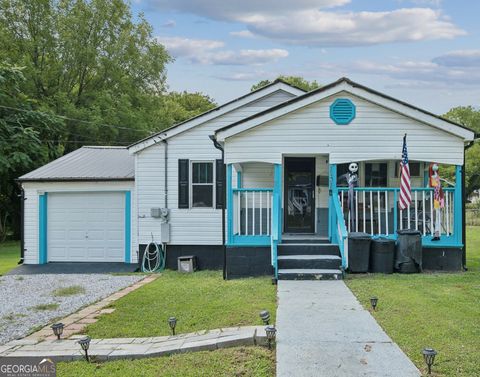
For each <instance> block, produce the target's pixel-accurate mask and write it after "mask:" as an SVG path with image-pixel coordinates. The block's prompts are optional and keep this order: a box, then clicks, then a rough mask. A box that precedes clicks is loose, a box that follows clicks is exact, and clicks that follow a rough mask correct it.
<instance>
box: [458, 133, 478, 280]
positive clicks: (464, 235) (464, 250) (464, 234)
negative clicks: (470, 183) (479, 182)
mask: <svg viewBox="0 0 480 377" xmlns="http://www.w3.org/2000/svg"><path fill="white" fill-rule="evenodd" d="M479 137H480V134H475V136H474V138H473V140H472V141H471V142H469V143H468V144H467V145H465V146H464V150H463V169H462V224H463V226H462V243H463V247H462V265H463V270H464V271H468V268H467V225H466V206H465V202H466V200H467V197H466V195H465V170H466V169H467V159H466V152H467V149H468V148H470V147H471V146H473V144H474V143H475V141H476V140H478V138H479Z"/></svg>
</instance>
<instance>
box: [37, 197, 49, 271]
mask: <svg viewBox="0 0 480 377" xmlns="http://www.w3.org/2000/svg"><path fill="white" fill-rule="evenodd" d="M47 198H48V197H47V193H44V194H42V195H39V196H38V236H39V237H38V242H39V243H38V251H39V253H38V263H39V264H45V263H47V220H48V219H47V204H48V200H47Z"/></svg>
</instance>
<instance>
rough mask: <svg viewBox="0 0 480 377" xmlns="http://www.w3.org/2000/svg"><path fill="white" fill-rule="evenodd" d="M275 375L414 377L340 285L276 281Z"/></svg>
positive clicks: (399, 353)
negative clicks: (277, 301) (277, 302)
mask: <svg viewBox="0 0 480 377" xmlns="http://www.w3.org/2000/svg"><path fill="white" fill-rule="evenodd" d="M278 300H279V304H278V309H277V329H278V334H277V376H278V377H287V376H289V377H290V376H298V377H307V376H312V377H313V376H315V377H317V376H319V377H321V376H337V377H340V376H380V377H381V376H390V377H397V376H398V377H413V376H420V373H419V371H418V369H417V368H416V367H415V365H414V364H413V363H412V362H411V361H410V359H409V358H408V357H407V356H406V355H405V354H404V353H403V351H402V350H401V349H400V348H399V347H398V346H397V345H396V344H395V343H394V342H393V341H392V340H391V339H390V338H389V337H388V335H387V334H385V332H384V331H383V330H382V328H381V327H380V326H379V325H378V324H377V322H376V321H375V319H374V318H373V317H372V316H371V315H370V313H369V312H368V311H366V310H365V309H363V307H362V306H361V305H360V303H359V302H358V301H357V299H356V298H355V296H354V295H353V294H352V292H350V290H349V289H348V288H347V286H346V285H345V284H344V283H343V281H279V282H278Z"/></svg>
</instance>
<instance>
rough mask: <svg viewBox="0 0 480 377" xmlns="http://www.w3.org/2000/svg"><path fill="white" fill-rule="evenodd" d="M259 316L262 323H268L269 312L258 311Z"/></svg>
mask: <svg viewBox="0 0 480 377" xmlns="http://www.w3.org/2000/svg"><path fill="white" fill-rule="evenodd" d="M260 318H261V319H262V321H263V324H264V325H269V324H270V313H269V312H268V310H262V311H261V312H260Z"/></svg>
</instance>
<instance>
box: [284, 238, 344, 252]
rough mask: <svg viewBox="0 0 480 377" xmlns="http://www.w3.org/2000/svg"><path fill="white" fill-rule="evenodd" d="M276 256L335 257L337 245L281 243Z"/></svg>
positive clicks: (338, 250) (337, 249) (337, 250)
mask: <svg viewBox="0 0 480 377" xmlns="http://www.w3.org/2000/svg"><path fill="white" fill-rule="evenodd" d="M278 255H337V256H340V249H339V248H338V245H336V244H331V243H284V242H283V240H282V243H281V244H279V245H278Z"/></svg>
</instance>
